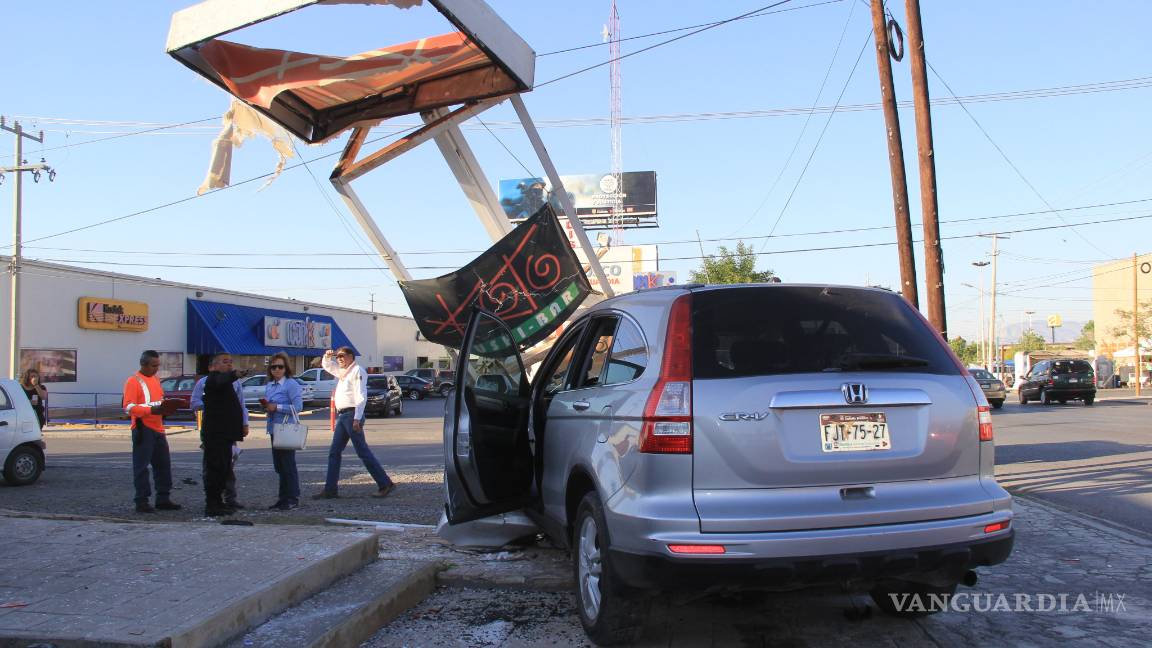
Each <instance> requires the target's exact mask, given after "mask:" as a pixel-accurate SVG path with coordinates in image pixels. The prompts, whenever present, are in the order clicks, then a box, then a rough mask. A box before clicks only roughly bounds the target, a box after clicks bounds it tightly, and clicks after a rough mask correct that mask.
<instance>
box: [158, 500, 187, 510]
mask: <svg viewBox="0 0 1152 648" xmlns="http://www.w3.org/2000/svg"><path fill="white" fill-rule="evenodd" d="M182 508H184V507H183V506H180V505H179V504H177V503H176V502H173V501H172V500H162V501H159V502H156V509H157V510H159V511H179V510H180V509H182Z"/></svg>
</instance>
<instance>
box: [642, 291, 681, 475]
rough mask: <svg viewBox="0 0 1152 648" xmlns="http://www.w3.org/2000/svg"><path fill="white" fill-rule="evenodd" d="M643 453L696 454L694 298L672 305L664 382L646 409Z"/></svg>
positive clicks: (658, 383) (663, 364) (662, 366)
mask: <svg viewBox="0 0 1152 648" xmlns="http://www.w3.org/2000/svg"><path fill="white" fill-rule="evenodd" d="M640 452H648V453H664V454H691V453H692V296H691V295H690V294H689V295H684V296H682V297H679V298H677V299H676V301H675V302H673V303H672V312H671V314H670V315H669V317H668V330H667V332H666V335H665V336H664V358H663V361H662V362H661V363H660V378H659V379H658V380H657V381H656V387H655V388H654V389H653V390H652V394H651V395H650V396H648V403H647V404H646V405H645V406H644V423H643V426H642V427H641V430H640Z"/></svg>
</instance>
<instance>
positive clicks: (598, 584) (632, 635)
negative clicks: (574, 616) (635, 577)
mask: <svg viewBox="0 0 1152 648" xmlns="http://www.w3.org/2000/svg"><path fill="white" fill-rule="evenodd" d="M609 547H610V540H609V537H608V527H607V526H606V524H605V522H604V509H603V505H602V504H600V498H599V497H598V496H597V495H596V493H595V492H591V493H588V494H587V495H585V496H584V499H583V500H582V501H581V502H580V506H579V508H577V509H576V519H575V522H574V525H573V527H572V569H573V572H574V574H575V576H576V591H577V604H576V609H577V612H578V613H579V615H580V624H581V625H583V626H584V632H585V633H586V634H587V635H588V638H590V639H591V640H592V641H593V642H594V643H596V644H597V645H600V646H610V645H617V644H627V643H634V642H635V641H636V639H637V637H638V636H639V634H640V630H641V628H642V627H643V625H644V618H645V617H646V616H647V613H648V604H649V602H650V599H648V598H647V597H644V596H642V595H640V593H638V592H635V591H631V590H629V589H627V588H625V587H624V586H623V585H622V584H621V583H619V582H617V580H618V578H619V577H618V576H617V574H616V572H615V569H614V567H613V565H612V556H611V554H610V552H609V551H608V549H609Z"/></svg>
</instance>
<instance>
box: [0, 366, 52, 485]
mask: <svg viewBox="0 0 1152 648" xmlns="http://www.w3.org/2000/svg"><path fill="white" fill-rule="evenodd" d="M45 448H46V446H45V444H44V438H43V436H42V435H41V433H40V419H38V418H36V411H35V410H33V409H32V404H31V403H29V402H28V397H27V396H25V395H24V390H23V388H21V387H20V383H18V382H16V381H15V380H11V379H8V378H0V458H3V459H4V463H3V464H0V465H2V466H3V471H4V481H6V482H8V484H9V485H11V486H28V485H30V484H35V483H36V480H37V479H40V474H41V473H43V472H44V450H45Z"/></svg>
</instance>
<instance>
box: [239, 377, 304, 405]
mask: <svg viewBox="0 0 1152 648" xmlns="http://www.w3.org/2000/svg"><path fill="white" fill-rule="evenodd" d="M292 380H295V381H296V382H298V383H300V387H301V394H300V395H301V400H303V401H304V402H305V403H307V402H308V401H311V400H315V399H316V397H315V396H314V395H313V388H312V384H311V383H307V382H304V381H303V380H301V379H300V378H299V377H298V376H293V377H292ZM267 384H268V376H264V375H260V376H248V377H247V378H242V379H241V380H240V386H241V387H243V388H244V407H247V408H248V409H259V408H260V399H261V398H264V386H265V385H267Z"/></svg>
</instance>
